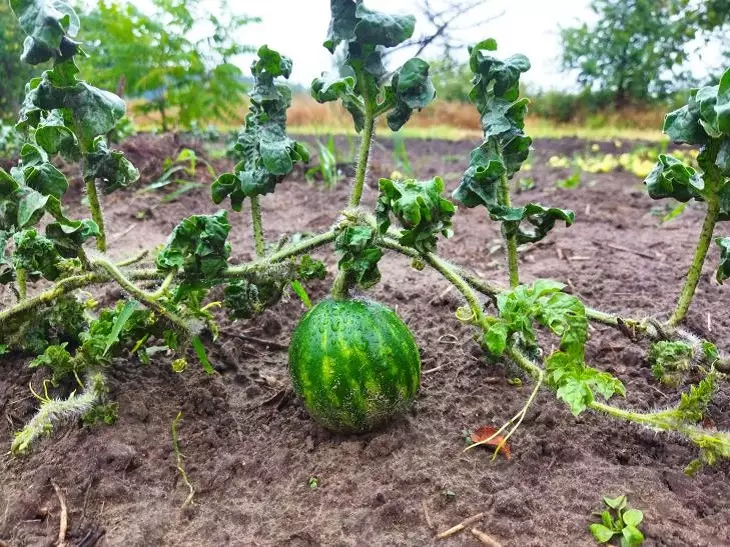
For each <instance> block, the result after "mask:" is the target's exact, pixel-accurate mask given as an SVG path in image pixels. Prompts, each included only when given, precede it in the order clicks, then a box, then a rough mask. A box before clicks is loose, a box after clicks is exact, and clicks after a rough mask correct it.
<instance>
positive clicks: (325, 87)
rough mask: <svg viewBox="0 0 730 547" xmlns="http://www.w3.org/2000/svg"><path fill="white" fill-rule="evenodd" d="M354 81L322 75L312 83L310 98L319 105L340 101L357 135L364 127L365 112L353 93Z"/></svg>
mask: <svg viewBox="0 0 730 547" xmlns="http://www.w3.org/2000/svg"><path fill="white" fill-rule="evenodd" d="M355 84H356V80H355V78H354V77H353V76H334V75H332V74H329V73H323V74H322V76H321V77H320V78H315V80H314V81H313V82H312V97H314V99H315V100H316V101H317V102H318V103H320V104H323V103H328V102H332V101H337V100H340V101H342V105H343V106H344V107H345V109H346V110H347V111H348V112H349V113H350V115H351V116H352V120H353V122H354V123H355V130H356V131H357V132H358V133H359V132H360V131H362V129H363V127H364V126H365V112H364V110H363V105H362V100H361V99H360V98H359V97H358V96H357V93H355Z"/></svg>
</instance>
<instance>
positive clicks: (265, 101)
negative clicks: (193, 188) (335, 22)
mask: <svg viewBox="0 0 730 547" xmlns="http://www.w3.org/2000/svg"><path fill="white" fill-rule="evenodd" d="M251 70H252V73H253V77H254V81H255V84H254V91H253V93H252V94H251V108H250V110H249V113H248V115H247V116H246V125H245V128H244V129H243V131H241V133H240V135H239V137H238V142H237V144H236V146H235V150H236V153H238V154H240V156H241V157H242V158H243V159H242V161H241V162H240V163H239V164H238V165H237V166H236V168H235V172H234V173H226V174H223V175H221V176H220V177H219V178H218V180H216V181H215V182H214V183H213V185H212V188H211V195H212V198H213V201H214V202H215V203H220V202H221V201H223V200H224V199H225V198H226V197H230V199H231V207H232V208H233V209H234V210H235V211H240V210H241V207H242V204H243V201H244V199H245V198H246V197H251V196H258V195H263V194H269V193H271V192H273V191H274V188H275V186H276V185H277V184H278V183H279V182H281V181H282V180H284V177H285V176H286V175H288V174H289V173H291V171H292V169H293V167H294V164H295V163H296V162H300V161H301V162H305V163H306V162H308V161H309V151H308V150H307V149H306V148H305V147H304V146H303V145H301V144H300V143H298V142H296V141H294V140H293V139H290V138H289V137H288V136H287V134H286V111H287V109H288V108H289V106H290V105H291V91H290V90H289V88H288V87H286V86H284V85H280V84H276V83H275V81H274V80H275V79H276V78H277V77H279V76H283V77H285V78H288V77H289V74H290V73H291V60H290V59H288V58H287V57H284V56H282V55H280V54H279V53H278V52H276V51H273V50H271V49H269V48H268V47H266V46H263V47H262V48H260V49H259V57H258V59H257V60H256V61H254V63H253V65H252V67H251Z"/></svg>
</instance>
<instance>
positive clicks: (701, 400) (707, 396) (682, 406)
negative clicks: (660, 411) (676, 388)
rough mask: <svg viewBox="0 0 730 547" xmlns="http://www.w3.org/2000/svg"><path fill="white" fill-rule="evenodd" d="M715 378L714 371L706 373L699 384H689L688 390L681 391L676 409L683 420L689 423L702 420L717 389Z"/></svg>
mask: <svg viewBox="0 0 730 547" xmlns="http://www.w3.org/2000/svg"><path fill="white" fill-rule="evenodd" d="M715 380H716V375H715V373H711V374H708V375H707V376H705V377H704V378H703V379H702V381H700V383H699V384H697V385H693V386H690V388H689V391H685V392H684V393H682V395H681V398H680V401H679V406H678V407H677V411H678V412H679V414H680V415H681V416H682V419H683V420H685V421H686V422H690V423H696V422H699V421H701V420H702V418H703V417H704V415H705V413H706V412H707V407H708V406H709V404H710V403H711V402H712V398H713V397H714V395H715V392H716V391H717V384H716V381H715Z"/></svg>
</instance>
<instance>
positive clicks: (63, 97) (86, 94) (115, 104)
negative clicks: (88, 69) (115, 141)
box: [28, 59, 126, 146]
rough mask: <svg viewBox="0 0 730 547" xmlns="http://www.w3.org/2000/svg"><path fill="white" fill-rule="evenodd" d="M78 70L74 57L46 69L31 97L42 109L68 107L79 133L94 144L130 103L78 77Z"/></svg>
mask: <svg viewBox="0 0 730 547" xmlns="http://www.w3.org/2000/svg"><path fill="white" fill-rule="evenodd" d="M77 72H78V68H76V65H75V64H74V62H73V59H70V60H68V61H64V62H63V63H61V64H58V65H56V66H55V67H54V68H53V70H47V71H45V72H44V73H43V75H42V76H41V80H40V82H39V83H38V85H37V87H35V88H34V89H32V90H31V91H30V92H29V95H28V97H29V101H30V103H31V104H32V105H34V106H35V107H37V108H40V109H42V110H56V109H62V110H67V111H68V112H69V116H70V118H71V120H72V122H73V124H74V128H75V133H76V136H77V137H78V138H80V139H81V141H82V142H83V143H85V146H91V144H92V143H93V140H94V139H95V138H96V137H98V136H99V135H106V134H107V133H109V132H110V131H111V130H112V129H114V127H115V126H116V124H117V122H118V121H119V120H120V119H122V117H123V116H124V113H125V111H126V105H125V103H124V101H123V100H122V99H120V98H119V97H117V96H116V95H115V94H113V93H110V92H108V91H104V90H102V89H98V88H96V87H93V86H91V85H89V84H87V83H85V82H82V81H78V80H76V77H75V75H76V73H77Z"/></svg>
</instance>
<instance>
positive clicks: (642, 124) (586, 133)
mask: <svg viewBox="0 0 730 547" xmlns="http://www.w3.org/2000/svg"><path fill="white" fill-rule="evenodd" d="M139 104H140V102H139V101H131V102H130V112H131V113H132V116H133V118H134V122H135V124H136V125H137V126H138V127H139V128H140V129H142V130H150V129H153V128H155V127H157V126H158V125H159V124H158V119H159V118H158V116H157V115H156V114H155V113H150V114H141V113H137V112H135V110H136V109H135V105H136V106H139ZM245 111H246V108H245V107H244V108H242V109H241V116H240V117H236V118H233V119H231V120H230V121H229V122H226V123H220V122H217V123H212V124H211V125H213V126H215V127H217V128H218V129H220V130H221V131H228V130H234V129H236V128H238V127H239V126H240V125H241V123H242V122H243V118H244V115H245ZM288 120H289V130H290V132H291V133H293V134H300V135H330V134H335V135H352V134H354V133H355V131H354V129H353V128H352V120H351V119H350V118H349V115H348V114H347V112H346V111H345V110H344V109H342V108H341V107H340V106H339V105H338V104H332V103H330V104H324V105H322V104H318V103H317V102H315V101H314V100H313V99H311V98H310V97H308V96H306V95H297V96H295V97H294V99H293V102H292V107H291V108H290V109H289V113H288ZM661 124H662V117H661V115H659V114H656V113H653V112H648V113H647V112H639V111H637V112H628V113H627V114H626V115H625V116H623V117H619V116H617V115H616V114H611V115H605V116H600V117H596V118H594V119H592V120H589V123H585V124H577V123H571V124H556V123H555V122H553V121H552V120H548V119H544V118H537V117H533V116H528V119H527V133H528V134H529V135H531V136H532V137H534V138H561V137H578V138H582V139H587V140H598V141H609V140H613V139H626V140H645V141H661V140H664V138H663V136H662V133H661V131H660V128H661ZM388 133H389V131H387V130H385V131H382V132H381V136H383V137H387V136H388ZM401 133H402V134H403V135H404V136H405V137H406V138H411V139H414V138H436V139H445V140H463V139H472V138H479V137H480V136H481V128H480V124H479V114H478V113H477V112H476V110H475V109H474V107H473V106H471V105H469V104H463V103H447V102H436V103H435V104H433V105H432V106H429V107H428V108H427V109H425V110H424V111H422V112H419V113H417V114H415V115H414V116H413V119H412V120H411V122H410V123H409V124H408V126H406V127H405V128H404V129H403V130H402V131H401Z"/></svg>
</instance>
